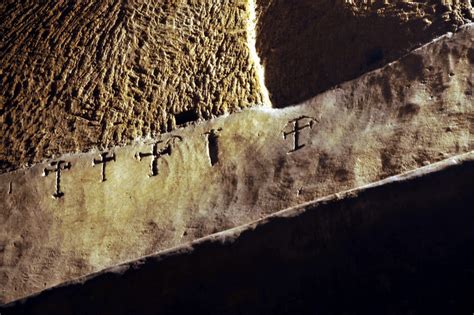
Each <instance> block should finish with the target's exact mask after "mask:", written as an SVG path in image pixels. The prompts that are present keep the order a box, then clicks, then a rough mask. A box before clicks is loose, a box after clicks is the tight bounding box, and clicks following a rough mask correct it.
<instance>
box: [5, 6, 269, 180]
mask: <svg viewBox="0 0 474 315" xmlns="http://www.w3.org/2000/svg"><path fill="white" fill-rule="evenodd" d="M249 17H250V12H249V6H248V3H247V2H246V1H240V0H235V1H234V0H231V1H220V0H205V1H159V2H156V1H154V2H150V1H144V0H134V1H128V0H120V1H104V0H101V1H16V0H14V1H10V0H6V1H1V3H0V34H1V36H0V37H1V39H0V45H1V46H0V53H1V60H2V61H1V64H0V115H1V121H2V124H1V129H0V131H1V133H2V144H1V148H0V161H1V164H0V165H1V170H2V171H4V170H5V169H12V168H17V167H18V166H20V165H23V164H25V163H28V162H38V161H41V160H42V159H43V158H45V157H51V156H52V155H53V154H56V155H57V154H62V153H67V152H75V151H78V150H79V151H81V150H86V149H90V148H91V147H94V146H98V147H103V146H108V145H110V144H119V143H124V142H126V141H129V140H133V139H135V138H137V137H145V136H148V135H152V136H153V135H156V134H158V133H161V132H165V131H167V130H171V129H173V128H174V127H175V126H176V125H179V124H183V123H185V122H187V121H194V120H196V119H198V118H210V117H212V116H213V115H219V114H222V113H226V112H229V111H235V110H238V109H242V108H245V107H248V106H249V105H256V104H260V103H262V96H261V92H260V89H261V87H260V86H259V82H258V79H257V73H256V68H255V64H254V62H253V61H252V60H251V56H250V52H249V49H248V40H249V36H251V35H250V34H248V30H249V28H248V25H249V23H248V20H249Z"/></svg>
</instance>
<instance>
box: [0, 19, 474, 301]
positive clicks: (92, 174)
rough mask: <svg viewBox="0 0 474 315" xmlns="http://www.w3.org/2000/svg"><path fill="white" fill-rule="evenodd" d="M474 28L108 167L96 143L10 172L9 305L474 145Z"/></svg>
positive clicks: (0, 213) (4, 204) (2, 237)
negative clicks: (290, 102) (291, 101)
mask: <svg viewBox="0 0 474 315" xmlns="http://www.w3.org/2000/svg"><path fill="white" fill-rule="evenodd" d="M473 34H474V31H473V26H472V25H468V26H465V27H463V28H461V29H460V31H459V32H457V33H455V34H450V35H447V36H443V37H441V38H440V39H438V40H436V41H434V42H432V43H430V44H428V45H426V46H424V47H422V48H420V49H418V50H416V51H414V52H413V53H411V54H409V55H407V56H405V57H404V58H402V59H401V60H399V61H397V62H394V63H391V64H389V65H387V66H386V67H384V68H383V69H380V70H377V71H374V72H371V73H368V74H366V75H364V76H362V77H360V78H359V79H357V80H354V81H351V82H347V83H344V84H341V85H340V86H338V87H337V88H335V89H333V90H331V91H328V92H326V93H323V94H321V95H318V96H317V97H315V98H313V99H311V100H309V101H307V102H305V103H302V104H300V105H299V106H294V107H289V108H285V109H253V110H248V111H243V112H241V113H237V114H234V115H230V116H226V117H221V118H219V119H215V120H213V121H210V122H205V123H203V124H199V125H196V126H190V127H187V128H184V129H180V130H177V131H175V132H173V133H172V134H166V135H163V137H162V138H158V139H156V140H153V139H150V140H149V141H148V142H144V143H138V144H136V145H131V146H125V147H117V148H114V149H113V150H111V151H110V152H108V155H107V156H108V157H112V156H115V161H110V162H108V163H107V165H106V169H105V170H104V169H102V165H103V164H101V163H100V161H101V159H103V158H107V156H101V154H102V153H103V152H97V151H93V152H90V153H85V154H79V155H66V156H63V157H62V158H61V159H58V160H54V161H47V162H45V163H42V164H37V165H35V166H33V167H32V168H29V169H23V170H18V171H15V172H11V173H6V174H3V175H1V176H0V195H1V196H2V198H1V200H0V248H1V249H2V251H1V252H0V263H1V264H0V283H2V286H1V287H0V301H1V302H9V301H12V300H15V299H18V298H21V297H23V296H26V295H29V294H31V293H34V292H38V291H41V290H44V289H45V288H48V287H51V286H54V285H56V284H59V283H62V282H64V281H67V280H69V279H73V278H77V277H80V276H83V275H86V274H89V273H92V272H95V271H98V270H101V269H103V268H106V267H108V266H111V265H116V264H118V263H120V262H123V261H127V260H130V259H135V258H137V257H141V256H144V255H147V254H150V253H153V252H156V251H158V250H162V249H166V248H170V247H174V246H177V245H179V244H184V243H187V242H190V241H192V240H195V239H198V238H201V237H203V236H206V235H209V234H213V233H216V232H219V231H223V230H226V229H230V228H233V227H235V226H239V225H242V224H245V223H248V222H251V221H253V220H256V219H259V218H262V217H265V216H267V215H269V214H271V213H273V212H275V211H278V210H281V209H285V208H288V207H291V206H294V205H297V204H301V203H303V202H306V201H309V200H313V199H315V198H319V197H322V196H325V195H328V194H332V193H335V192H338V191H341V190H346V189H350V188H354V187H358V186H361V185H365V184H368V183H370V182H374V181H377V180H380V179H383V178H386V177H388V176H391V175H394V174H397V173H401V172H404V171H407V170H410V169H416V168H418V167H420V166H423V165H425V164H429V163H433V162H436V161H439V160H442V159H444V158H446V157H449V156H452V155H456V154H460V153H463V152H468V151H471V150H473V149H474V142H473V138H472V133H473V130H474V123H473V120H474V111H473V110H474V108H473V107H474V106H473V104H474V100H473V94H472V84H473V73H472V65H473V63H474V59H473V50H472V42H473ZM302 117H303V119H300V118H302ZM296 120H297V121H298V122H297V121H296ZM306 125H308V127H306V128H305V129H303V130H301V131H300V133H299V137H298V139H296V138H295V134H294V133H291V132H292V131H294V129H295V127H298V126H299V127H301V128H302V127H304V126H306ZM285 135H286V136H285ZM155 141H162V142H161V143H159V144H158V145H157V147H156V148H155V149H154V148H153V147H154V142H155ZM303 145H304V146H303ZM153 151H154V153H159V154H160V158H159V159H158V160H157V161H156V163H153V159H152V157H151V156H145V155H146V154H148V153H151V152H153ZM59 160H62V161H64V163H62V167H66V169H65V170H63V171H62V175H61V176H60V178H59V179H58V177H57V175H56V173H55V172H54V168H55V167H57V165H50V164H51V163H53V164H54V163H57V162H58V161H59ZM94 160H95V161H96V162H95V163H97V164H94ZM68 163H70V164H71V167H70V168H67V166H68V165H69V164H68ZM93 165H95V166H93ZM46 169H47V171H45V170H46ZM43 175H47V176H43ZM150 175H156V176H150ZM104 179H106V180H105V181H104ZM58 184H59V185H58ZM62 194H63V195H62ZM53 196H56V197H57V198H53Z"/></svg>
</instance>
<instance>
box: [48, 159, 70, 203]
mask: <svg viewBox="0 0 474 315" xmlns="http://www.w3.org/2000/svg"><path fill="white" fill-rule="evenodd" d="M49 166H50V167H49V168H48V167H47V168H45V169H44V171H43V176H48V175H49V174H51V173H56V191H55V192H54V193H53V197H54V198H61V197H62V196H64V193H63V192H62V191H61V171H64V170H69V169H71V166H72V165H71V163H70V162H65V161H55V162H51V163H50V164H49Z"/></svg>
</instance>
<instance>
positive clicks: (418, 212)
mask: <svg viewBox="0 0 474 315" xmlns="http://www.w3.org/2000/svg"><path fill="white" fill-rule="evenodd" d="M472 178H474V162H465V163H464V164H462V165H455V166H451V167H450V168H448V169H445V170H443V171H439V172H437V173H431V174H428V175H424V176H422V177H415V178H411V179H409V180H407V181H403V182H392V183H389V184H385V185H383V186H379V187H374V188H369V189H367V190H365V191H361V192H359V193H358V195H352V196H349V197H346V198H344V199H339V200H338V199H333V200H331V201H327V202H322V203H318V204H316V205H312V206H306V210H307V211H306V212H303V213H300V214H299V215H297V216H292V217H291V216H290V217H286V218H285V217H275V218H272V219H270V220H269V221H268V222H267V223H265V224H261V225H259V226H257V227H256V228H255V229H248V230H246V231H244V232H243V233H241V234H240V236H239V237H238V238H236V237H230V236H227V237H220V238H216V239H214V240H206V241H204V242H202V243H200V244H198V245H196V246H194V250H190V249H189V248H183V249H181V250H179V251H174V252H171V253H168V254H166V255H161V256H156V257H149V258H146V259H144V260H142V261H138V262H136V263H134V264H130V266H129V268H128V269H127V268H124V269H122V272H121V273H119V272H115V273H114V272H112V271H111V270H109V271H105V272H103V273H102V274H98V275H96V276H95V277H92V278H90V279H89V280H85V281H84V282H83V283H78V284H69V285H65V286H62V287H57V288H54V289H52V290H49V291H45V292H43V293H41V294H39V295H37V296H35V297H31V298H29V299H26V300H24V301H21V302H18V303H16V304H12V305H10V306H9V307H4V308H3V309H1V308H0V312H1V313H2V315H6V314H48V315H52V314H472V312H473V311H474V299H473V296H474V211H473V207H472V205H473V202H474V194H473V190H472Z"/></svg>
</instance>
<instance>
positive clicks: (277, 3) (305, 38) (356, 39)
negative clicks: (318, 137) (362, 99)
mask: <svg viewBox="0 0 474 315" xmlns="http://www.w3.org/2000/svg"><path fill="white" fill-rule="evenodd" d="M290 2H291V4H289V3H290ZM257 3H258V6H257V8H258V9H259V11H258V14H257V16H258V20H257V21H258V29H257V50H258V53H259V55H260V57H261V60H262V65H263V67H264V69H265V83H266V86H267V89H268V91H269V93H270V97H271V101H272V103H273V105H274V106H276V107H283V106H287V105H290V104H296V103H300V102H302V101H304V100H307V99H308V98H310V97H313V96H314V95H316V94H317V93H320V92H322V91H325V90H326V89H328V88H330V87H333V86H335V85H337V84H339V83H341V82H344V81H348V80H351V79H354V78H356V77H357V76H359V75H361V74H362V73H364V72H366V71H368V70H371V69H375V68H378V67H380V66H382V65H384V64H386V63H387V62H389V61H393V60H395V59H397V58H399V57H401V56H403V55H404V54H406V53H407V52H408V51H410V50H412V49H413V48H415V47H417V46H419V45H420V44H423V43H426V42H428V41H430V40H431V39H432V38H434V37H435V36H436V35H440V34H443V33H445V32H447V31H453V30H455V29H456V28H457V27H458V26H460V25H462V24H464V23H466V22H469V21H471V20H472V5H471V3H470V1H469V0H462V1H445V0H429V1H425V0H422V1H372V0H370V1H367V0H364V1H360V0H356V1H353V0H349V1H333V0H299V1H288V0H258V1H257Z"/></svg>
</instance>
